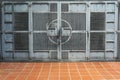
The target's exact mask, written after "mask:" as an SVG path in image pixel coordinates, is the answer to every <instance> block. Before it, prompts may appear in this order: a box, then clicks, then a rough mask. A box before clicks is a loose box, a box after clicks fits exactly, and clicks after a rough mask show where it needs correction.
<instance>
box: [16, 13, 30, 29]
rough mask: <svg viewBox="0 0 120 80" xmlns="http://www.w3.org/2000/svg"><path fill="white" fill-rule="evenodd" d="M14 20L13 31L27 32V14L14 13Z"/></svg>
mask: <svg viewBox="0 0 120 80" xmlns="http://www.w3.org/2000/svg"><path fill="white" fill-rule="evenodd" d="M14 19H15V22H14V23H15V24H14V30H15V31H21V30H22V31H25V30H28V13H14Z"/></svg>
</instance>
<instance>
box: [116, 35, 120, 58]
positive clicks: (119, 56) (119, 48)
mask: <svg viewBox="0 0 120 80" xmlns="http://www.w3.org/2000/svg"><path fill="white" fill-rule="evenodd" d="M117 47H118V58H119V59H120V53H119V52H120V33H118V44H117Z"/></svg>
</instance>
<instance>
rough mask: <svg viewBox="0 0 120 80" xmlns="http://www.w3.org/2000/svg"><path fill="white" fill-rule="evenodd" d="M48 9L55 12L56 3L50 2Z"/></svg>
mask: <svg viewBox="0 0 120 80" xmlns="http://www.w3.org/2000/svg"><path fill="white" fill-rule="evenodd" d="M50 11H53V12H57V4H56V3H51V4H50Z"/></svg>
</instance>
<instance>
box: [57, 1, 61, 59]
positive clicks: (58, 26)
mask: <svg viewBox="0 0 120 80" xmlns="http://www.w3.org/2000/svg"><path fill="white" fill-rule="evenodd" d="M60 28H61V3H60V2H59V3H58V4H57V31H59V30H60ZM57 52H58V59H59V60H60V59H61V52H62V51H61V36H60V37H59V39H58V46H57Z"/></svg>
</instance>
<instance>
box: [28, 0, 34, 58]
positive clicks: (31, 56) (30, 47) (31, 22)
mask: <svg viewBox="0 0 120 80" xmlns="http://www.w3.org/2000/svg"><path fill="white" fill-rule="evenodd" d="M31 6H32V2H29V7H28V9H29V12H28V13H29V58H30V59H32V58H33V57H34V53H33V21H32V20H33V18H32V7H31Z"/></svg>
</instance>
